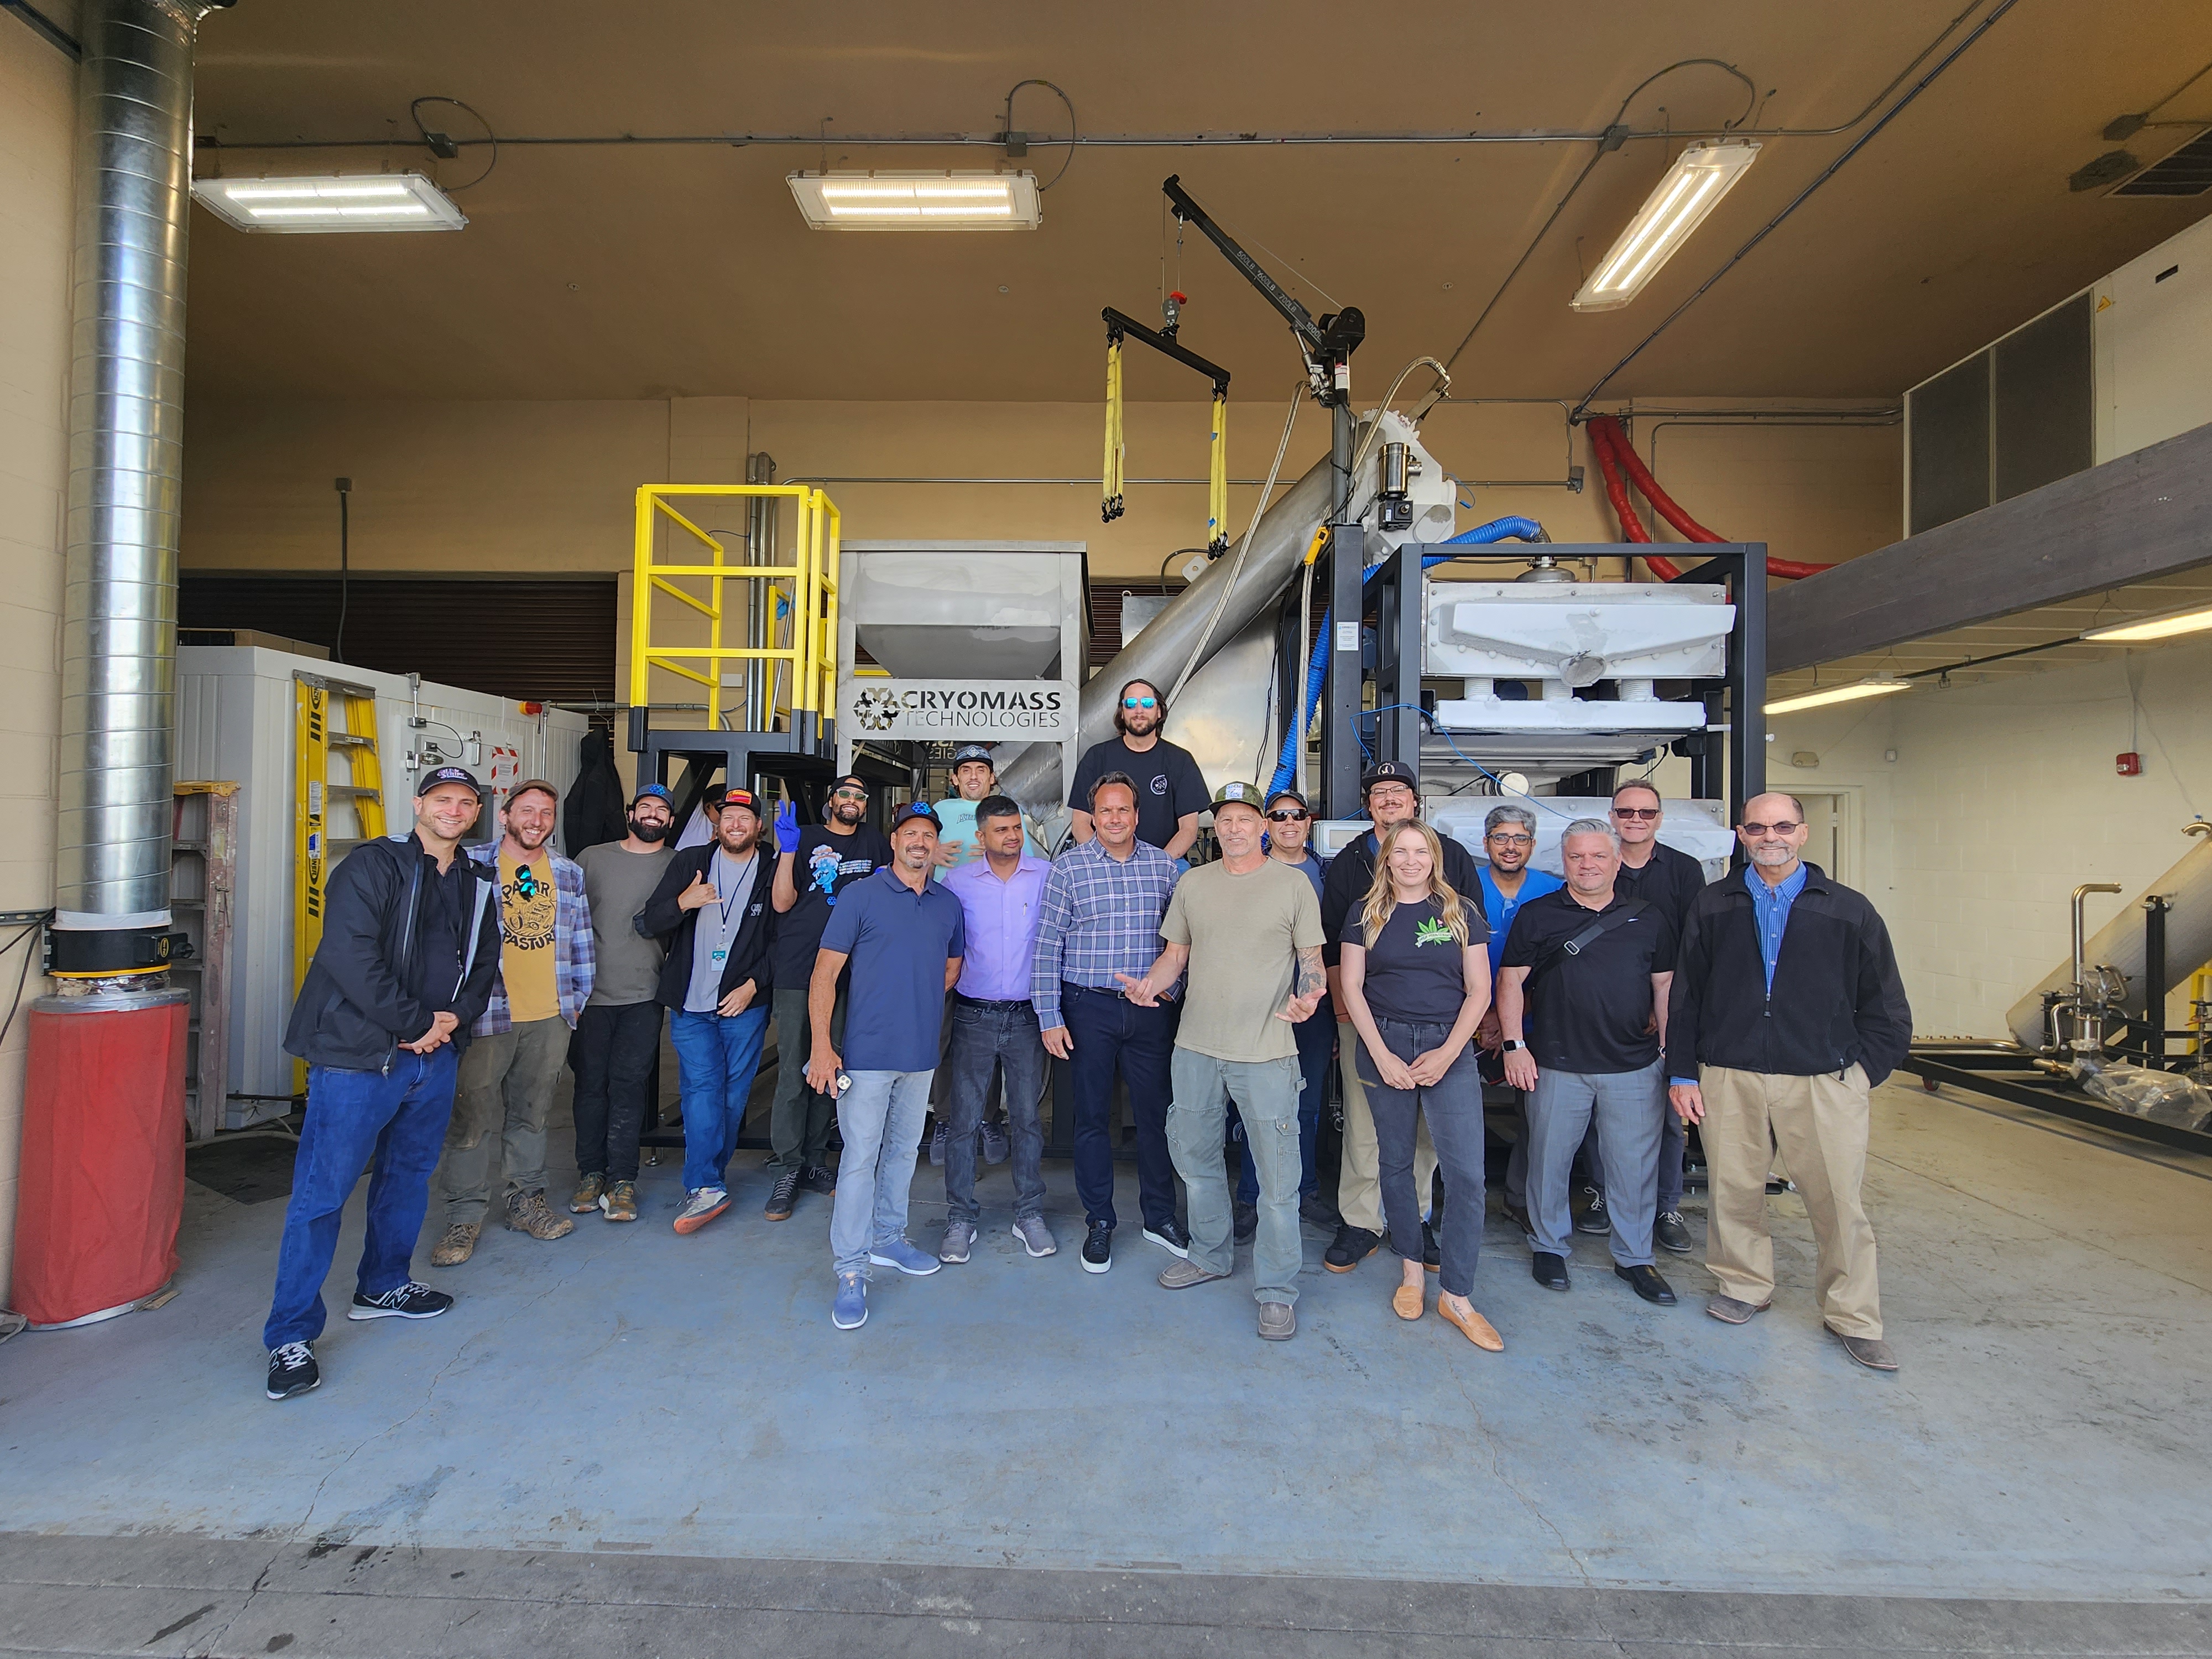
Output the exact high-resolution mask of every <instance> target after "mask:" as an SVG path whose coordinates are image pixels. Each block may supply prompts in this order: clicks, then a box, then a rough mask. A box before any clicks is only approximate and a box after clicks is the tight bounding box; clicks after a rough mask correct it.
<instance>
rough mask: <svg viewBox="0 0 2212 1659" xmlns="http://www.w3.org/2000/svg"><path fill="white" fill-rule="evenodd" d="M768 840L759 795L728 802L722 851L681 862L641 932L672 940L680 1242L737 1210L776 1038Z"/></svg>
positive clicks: (665, 973)
mask: <svg viewBox="0 0 2212 1659" xmlns="http://www.w3.org/2000/svg"><path fill="white" fill-rule="evenodd" d="M760 832H761V811H760V803H759V801H758V800H757V799H756V798H755V797H754V795H753V793H752V792H751V791H750V789H731V790H729V791H727V792H726V793H724V795H723V796H722V799H721V805H720V807H719V808H718V809H717V811H716V814H715V830H714V841H713V842H711V843H709V844H708V845H707V846H705V847H690V848H684V850H683V851H681V852H679V853H678V854H675V855H674V856H673V857H672V858H671V859H670V860H668V868H667V869H666V870H665V871H663V872H661V877H660V884H659V886H658V887H655V888H654V889H653V896H652V897H651V898H649V899H647V901H646V902H645V908H644V909H643V910H641V911H640V912H639V913H638V918H637V926H638V928H639V930H640V931H641V932H642V933H650V934H652V935H653V937H655V938H657V939H666V940H667V941H668V957H667V960H666V961H665V963H662V965H661V969H660V1002H661V1005H662V1006H664V1007H666V1008H668V1009H670V1010H671V1013H670V1016H669V1022H668V1024H669V1032H668V1035H669V1040H670V1041H671V1042H673V1043H674V1044H675V1047H676V1063H677V1067H678V1073H679V1075H680V1077H681V1079H682V1088H683V1091H684V1096H683V1098H684V1106H683V1109H684V1206H683V1208H681V1209H680V1210H678V1212H677V1214H676V1231H678V1232H679V1233H691V1232H696V1231H698V1230H699V1229H700V1228H702V1227H703V1226H705V1225H707V1224H708V1222H710V1221H712V1220H713V1219H714V1218H715V1217H716V1216H718V1215H720V1214H721V1213H722V1212H723V1211H725V1210H726V1209H728V1208H729V1207H730V1191H729V1186H728V1183H727V1180H726V1176H725V1175H724V1171H725V1170H726V1169H727V1168H728V1167H729V1162H730V1154H731V1153H732V1152H735V1151H737V1149H738V1124H739V1123H740V1122H742V1121H744V1115H745V1102H746V1100H747V1099H748V1098H749V1097H750V1096H751V1094H752V1088H753V1073H756V1072H757V1071H758V1070H759V1069H760V1057H761V1045H762V1042H763V1039H764V1038H765V1037H766V1036H767V1032H768V1012H769V992H770V991H771V990H772V989H773V988H774V987H775V976H774V975H773V974H772V973H771V972H770V970H769V947H770V945H771V943H772V942H773V939H774V937H775V910H774V909H773V908H771V907H770V905H769V891H770V889H771V887H772V886H773V884H774V881H775V872H773V871H772V870H771V869H770V867H769V860H768V859H766V858H764V857H763V856H762V855H761V850H760Z"/></svg>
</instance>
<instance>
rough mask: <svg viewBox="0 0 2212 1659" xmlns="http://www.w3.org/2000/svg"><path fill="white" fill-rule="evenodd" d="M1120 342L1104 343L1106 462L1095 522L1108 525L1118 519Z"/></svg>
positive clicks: (1116, 339)
mask: <svg viewBox="0 0 2212 1659" xmlns="http://www.w3.org/2000/svg"><path fill="white" fill-rule="evenodd" d="M1121 451H1122V443H1121V337H1120V336H1118V335H1114V336H1109V337H1108V339H1107V341H1106V460H1105V465H1103V467H1102V468H1101V469H1100V472H1099V490H1100V494H1101V495H1102V496H1103V500H1102V501H1100V502H1099V504H1098V519H1099V522H1100V523H1102V524H1111V523H1113V522H1114V520H1116V519H1118V518H1120V517H1121Z"/></svg>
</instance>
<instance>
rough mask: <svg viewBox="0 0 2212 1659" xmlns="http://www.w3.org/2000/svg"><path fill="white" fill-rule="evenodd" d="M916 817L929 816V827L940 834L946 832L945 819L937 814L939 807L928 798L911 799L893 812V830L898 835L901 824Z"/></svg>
mask: <svg viewBox="0 0 2212 1659" xmlns="http://www.w3.org/2000/svg"><path fill="white" fill-rule="evenodd" d="M915 818H927V819H928V820H929V827H930V828H931V829H934V830H936V831H937V833H938V834H939V835H940V836H941V835H943V834H944V833H945V823H944V820H943V819H941V818H939V817H938V816H937V809H936V808H935V807H933V806H932V805H930V804H929V803H928V802H927V801H926V800H910V801H908V802H907V803H906V805H903V806H902V807H900V808H899V809H898V810H897V811H895V812H893V813H892V814H891V832H892V833H893V834H894V835H896V833H897V832H898V827H899V825H901V824H902V823H908V821H910V820H912V819H915Z"/></svg>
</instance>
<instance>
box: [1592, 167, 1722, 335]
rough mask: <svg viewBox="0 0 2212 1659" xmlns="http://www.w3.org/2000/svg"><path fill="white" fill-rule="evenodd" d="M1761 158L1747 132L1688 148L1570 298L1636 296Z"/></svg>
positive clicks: (1616, 301)
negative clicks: (1719, 141) (1746, 135)
mask: <svg viewBox="0 0 2212 1659" xmlns="http://www.w3.org/2000/svg"><path fill="white" fill-rule="evenodd" d="M1758 159H1759V146H1758V145H1757V144H1755V143H1752V142H1751V141H1750V140H1749V139H1747V138H1737V139H1729V140H1723V141H1722V142H1721V143H1711V144H1692V145H1691V146H1690V147H1689V149H1686V150H1684V151H1683V152H1682V153H1681V155H1679V156H1677V157H1676V158H1675V160H1674V166H1673V167H1668V169H1667V175H1666V177H1664V178H1663V179H1660V181H1659V182H1658V184H1657V185H1655V186H1653V188H1652V191H1651V194H1650V196H1649V197H1645V198H1644V205H1643V206H1642V207H1641V208H1640V209H1638V210H1637V215H1636V216H1635V217H1634V218H1633V219H1632V220H1630V221H1629V222H1628V228H1627V229H1626V230H1624V231H1622V232H1621V233H1620V240H1618V241H1616V242H1615V243H1613V246H1612V247H1611V248H1610V249H1609V250H1607V253H1606V256H1605V258H1603V259H1601V260H1600V261H1599V262H1598V267H1597V269H1596V270H1595V271H1593V272H1591V273H1590V278H1589V281H1588V282H1586V283H1583V285H1582V287H1581V288H1580V289H1577V292H1576V294H1575V297H1574V298H1573V299H1572V300H1571V301H1568V304H1569V305H1570V306H1571V307H1572V308H1573V309H1575V310H1577V311H1611V310H1613V309H1614V308H1615V307H1620V306H1625V305H1626V304H1627V303H1628V302H1629V301H1631V300H1633V299H1634V298H1635V297H1636V296H1637V295H1638V294H1640V293H1642V292H1643V291H1644V283H1648V282H1650V280H1651V279H1652V278H1653V277H1654V276H1657V275H1658V274H1659V270H1660V267H1661V266H1662V265H1664V264H1666V263H1667V261H1668V260H1669V259H1671V258H1674V251H1675V249H1677V248H1679V247H1680V246H1682V244H1683V243H1685V242H1686V241H1688V240H1690V233H1691V232H1692V231H1693V230H1695V229H1696V228H1698V227H1699V225H1701V224H1703V223H1704V222H1705V216H1706V215H1707V214H1708V213H1711V211H1712V210H1714V209H1715V208H1716V207H1718V206H1719V205H1720V200H1721V197H1723V196H1725V195H1727V194H1728V193H1729V191H1730V190H1731V189H1733V188H1734V187H1735V181H1736V180H1737V179H1741V178H1742V177H1743V175H1744V173H1745V172H1746V171H1747V169H1748V168H1749V167H1750V166H1751V164H1752V163H1753V161H1757V160H1758Z"/></svg>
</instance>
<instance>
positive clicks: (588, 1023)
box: [569, 1002, 660, 1181]
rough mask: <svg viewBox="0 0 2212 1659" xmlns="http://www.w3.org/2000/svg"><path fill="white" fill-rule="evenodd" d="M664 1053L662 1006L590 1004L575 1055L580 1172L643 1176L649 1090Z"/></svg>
mask: <svg viewBox="0 0 2212 1659" xmlns="http://www.w3.org/2000/svg"><path fill="white" fill-rule="evenodd" d="M659 1053H660V1005H659V1003H657V1002H629V1003H623V1004H621V1005H619V1006H603V1005H601V1004H599V1003H588V1004H586V1006H585V1008H584V1012H583V1015H582V1017H581V1018H579V1019H578V1020H577V1022H576V1043H575V1047H574V1048H572V1049H570V1050H569V1057H570V1059H571V1060H573V1062H574V1065H575V1068H576V1100H575V1110H576V1173H577V1174H578V1175H580V1176H587V1175H602V1176H605V1177H606V1178H607V1179H608V1180H610V1181H635V1180H636V1179H637V1138H638V1136H639V1135H640V1134H641V1133H643V1131H644V1128H645V1097H646V1091H647V1090H648V1089H649V1088H651V1087H652V1086H653V1060H655V1059H656V1058H657V1057H658V1056H659Z"/></svg>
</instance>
